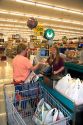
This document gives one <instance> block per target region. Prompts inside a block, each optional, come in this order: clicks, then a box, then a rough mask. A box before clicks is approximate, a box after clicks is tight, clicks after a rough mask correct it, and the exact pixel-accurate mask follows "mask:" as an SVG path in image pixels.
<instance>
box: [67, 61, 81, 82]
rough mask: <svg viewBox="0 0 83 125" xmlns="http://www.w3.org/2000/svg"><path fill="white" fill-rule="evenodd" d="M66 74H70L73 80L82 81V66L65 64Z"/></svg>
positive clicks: (71, 63) (70, 63)
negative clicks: (78, 79)
mask: <svg viewBox="0 0 83 125" xmlns="http://www.w3.org/2000/svg"><path fill="white" fill-rule="evenodd" d="M65 69H66V73H70V74H71V76H72V77H74V78H80V79H81V80H83V64H77V63H73V62H65Z"/></svg>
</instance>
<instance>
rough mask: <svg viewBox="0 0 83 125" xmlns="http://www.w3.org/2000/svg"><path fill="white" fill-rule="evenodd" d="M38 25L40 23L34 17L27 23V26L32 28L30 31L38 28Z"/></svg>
mask: <svg viewBox="0 0 83 125" xmlns="http://www.w3.org/2000/svg"><path fill="white" fill-rule="evenodd" d="M37 24H38V21H37V19H35V18H34V17H30V18H29V19H28V21H27V26H28V27H29V28H30V29H33V28H35V27H36V26H37Z"/></svg>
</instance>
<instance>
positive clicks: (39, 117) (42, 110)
mask: <svg viewBox="0 0 83 125" xmlns="http://www.w3.org/2000/svg"><path fill="white" fill-rule="evenodd" d="M51 109H52V108H51V106H50V105H49V104H47V103H46V102H45V101H44V99H41V100H40V102H39V103H38V106H37V109H36V111H35V114H34V115H33V118H32V119H33V121H34V122H35V123H36V125H42V124H44V121H45V118H46V114H47V113H48V111H49V110H51Z"/></svg>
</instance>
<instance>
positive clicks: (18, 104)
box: [4, 84, 71, 125]
mask: <svg viewBox="0 0 83 125" xmlns="http://www.w3.org/2000/svg"><path fill="white" fill-rule="evenodd" d="M8 87H10V85H5V86H4V92H5V100H6V111H7V118H8V125H36V124H35V123H34V121H33V120H32V118H33V115H34V112H35V110H36V107H37V104H38V102H39V100H40V99H42V98H44V100H45V102H47V103H48V104H49V105H50V106H51V107H52V108H54V107H56V108H57V109H59V110H60V111H61V112H62V113H63V114H64V116H65V118H64V119H62V120H58V121H56V122H55V123H50V124H49V125H64V122H66V125H69V124H70V120H71V114H70V113H69V111H68V110H67V109H66V108H65V107H64V106H63V105H62V104H61V103H60V102H59V101H58V100H57V99H55V98H54V97H53V96H52V95H51V94H50V93H49V92H48V91H47V90H46V89H45V88H44V87H43V86H42V85H41V84H39V86H38V87H39V89H37V88H32V89H27V90H23V91H21V92H20V93H19V92H14V90H13V91H10V90H9V89H8ZM12 87H13V85H12ZM37 90H38V91H37ZM26 93H27V94H26ZM18 94H19V96H18V97H17V96H16V95H18Z"/></svg>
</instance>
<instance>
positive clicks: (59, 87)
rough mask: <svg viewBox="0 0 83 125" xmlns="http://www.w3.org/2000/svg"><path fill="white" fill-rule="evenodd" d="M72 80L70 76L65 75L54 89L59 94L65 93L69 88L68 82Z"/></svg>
mask: <svg viewBox="0 0 83 125" xmlns="http://www.w3.org/2000/svg"><path fill="white" fill-rule="evenodd" d="M71 80H72V78H71V76H70V74H67V75H66V76H64V77H63V78H62V79H60V80H59V81H58V82H57V84H56V86H55V88H56V89H57V90H58V91H60V92H61V93H63V94H64V93H65V92H66V90H67V88H69V86H70V81H71Z"/></svg>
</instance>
